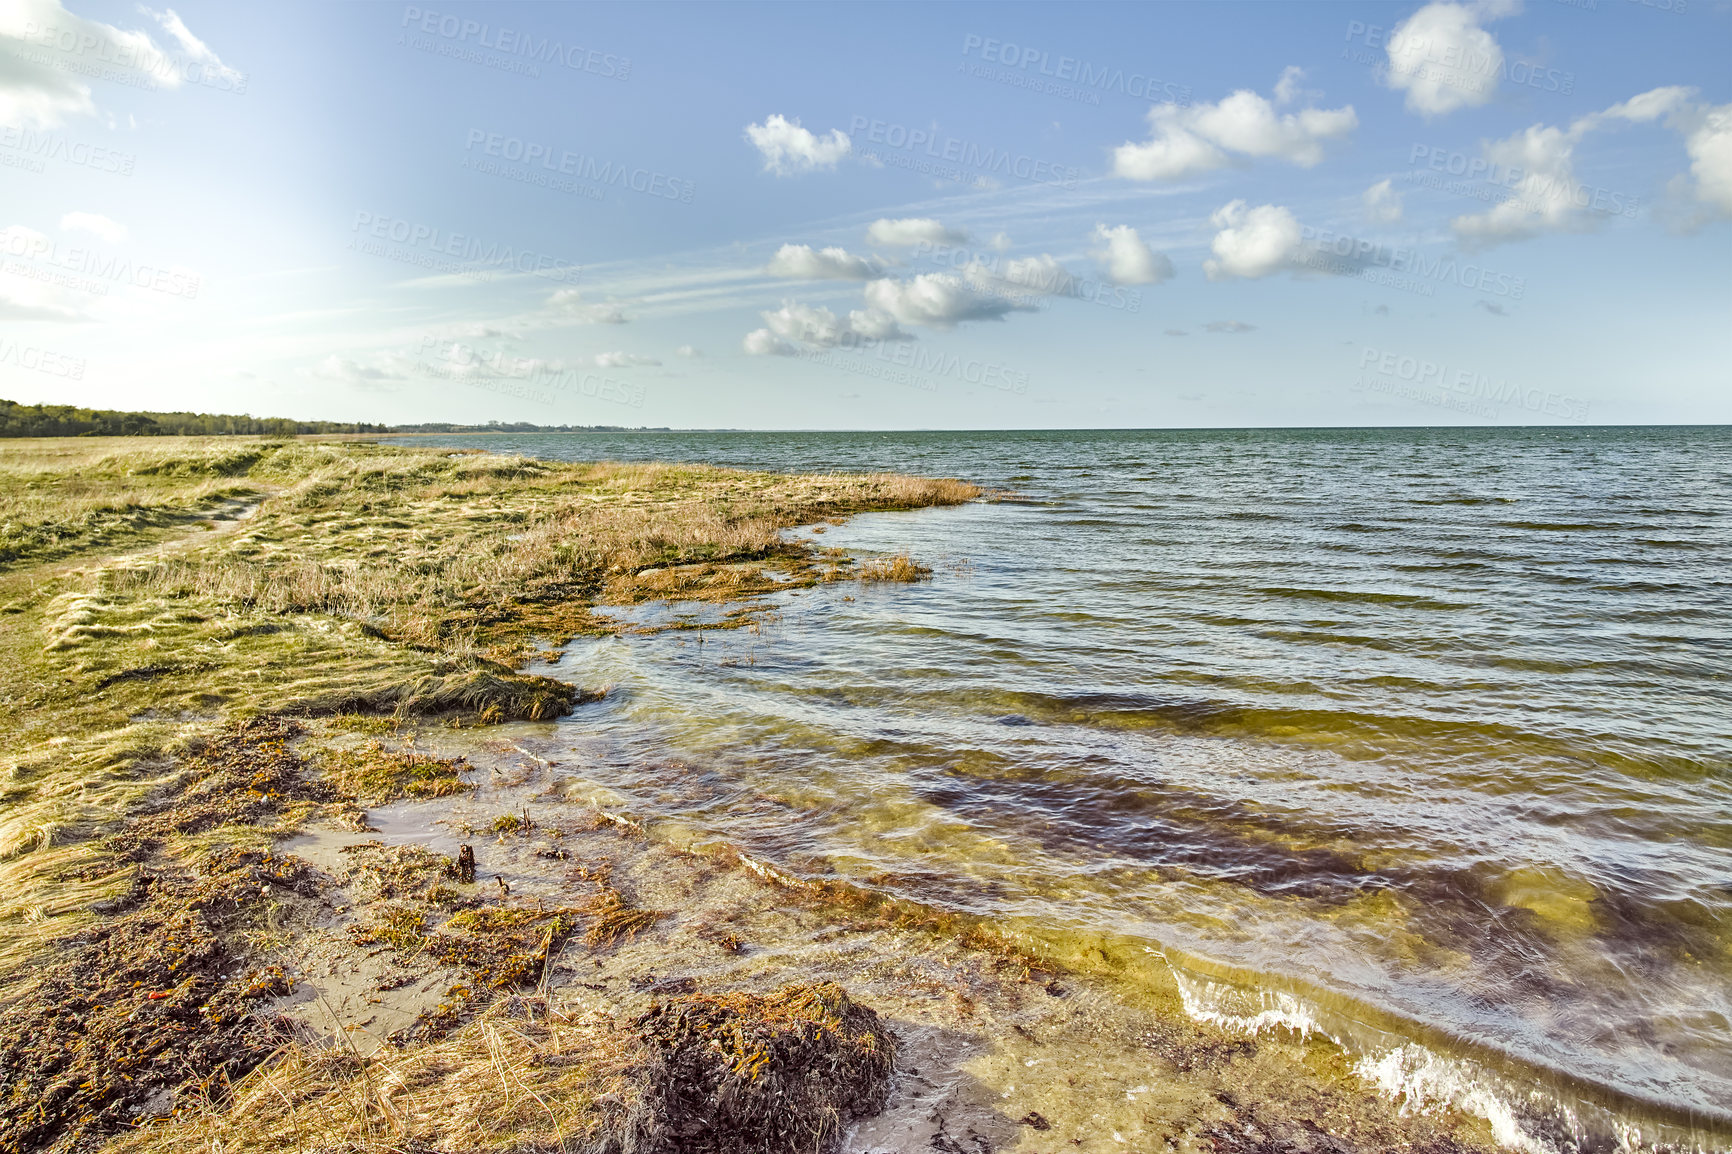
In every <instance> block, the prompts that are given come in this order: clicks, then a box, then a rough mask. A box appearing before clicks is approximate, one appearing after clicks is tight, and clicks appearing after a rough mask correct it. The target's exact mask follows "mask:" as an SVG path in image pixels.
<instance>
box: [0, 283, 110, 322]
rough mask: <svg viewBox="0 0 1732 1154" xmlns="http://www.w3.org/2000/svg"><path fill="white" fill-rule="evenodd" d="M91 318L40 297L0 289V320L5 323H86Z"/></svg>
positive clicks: (66, 306)
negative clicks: (33, 297)
mask: <svg viewBox="0 0 1732 1154" xmlns="http://www.w3.org/2000/svg"><path fill="white" fill-rule="evenodd" d="M90 319H91V318H90V317H88V316H86V315H85V314H84V313H81V312H79V311H78V310H77V309H75V308H72V307H70V306H68V305H61V304H55V303H54V302H53V301H51V300H48V299H46V298H45V297H42V296H37V297H36V298H35V299H32V298H31V297H30V296H25V295H20V294H17V293H14V292H13V291H12V290H10V289H6V288H0V320H5V321H66V322H71V321H87V320H90Z"/></svg>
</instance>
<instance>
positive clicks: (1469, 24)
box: [1384, 0, 1516, 117]
mask: <svg viewBox="0 0 1732 1154" xmlns="http://www.w3.org/2000/svg"><path fill="white" fill-rule="evenodd" d="M1515 7H1516V0H1482V2H1480V3H1471V4H1455V3H1449V2H1448V0H1440V2H1439V3H1434V4H1427V5H1426V6H1425V7H1423V8H1421V9H1420V10H1419V11H1417V12H1415V13H1414V14H1413V15H1412V16H1409V17H1408V18H1407V19H1406V20H1404V21H1402V22H1401V23H1400V24H1397V25H1396V26H1395V28H1394V30H1393V31H1391V32H1390V34H1389V43H1388V45H1387V52H1388V55H1389V68H1388V71H1387V73H1386V74H1385V77H1384V82H1385V83H1387V84H1388V85H1389V87H1391V88H1393V89H1396V90H1397V91H1403V92H1406V93H1407V108H1408V110H1409V111H1410V112H1417V113H1419V114H1420V115H1421V116H1428V117H1429V116H1442V115H1444V114H1445V113H1449V112H1454V111H1455V110H1456V109H1458V108H1474V107H1477V106H1479V105H1481V104H1484V103H1485V102H1486V101H1488V100H1490V99H1491V98H1492V95H1493V94H1494V93H1496V92H1497V81H1498V76H1499V75H1500V74H1501V73H1502V72H1503V65H1504V56H1503V49H1502V48H1500V47H1499V46H1498V42H1497V40H1496V38H1494V37H1493V36H1492V34H1491V33H1490V32H1487V31H1486V30H1485V29H1484V28H1481V27H1480V22H1481V21H1490V20H1496V19H1498V18H1499V17H1502V16H1507V15H1509V14H1510V13H1511V12H1512V11H1514V10H1515Z"/></svg>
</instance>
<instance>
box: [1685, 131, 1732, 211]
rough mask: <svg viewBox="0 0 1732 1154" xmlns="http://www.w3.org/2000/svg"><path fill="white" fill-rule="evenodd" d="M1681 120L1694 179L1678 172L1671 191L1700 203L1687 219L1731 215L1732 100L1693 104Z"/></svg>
mask: <svg viewBox="0 0 1732 1154" xmlns="http://www.w3.org/2000/svg"><path fill="white" fill-rule="evenodd" d="M1678 122H1679V123H1678V128H1679V130H1680V131H1681V132H1682V133H1683V134H1684V151H1685V152H1686V153H1687V154H1688V155H1689V157H1690V174H1691V176H1692V177H1694V181H1693V182H1692V181H1691V180H1690V179H1688V178H1685V177H1683V176H1679V177H1678V178H1677V180H1676V181H1674V182H1673V185H1672V188H1671V191H1672V192H1674V193H1675V194H1677V195H1681V196H1683V197H1686V198H1688V199H1693V200H1695V201H1696V202H1697V203H1698V204H1699V205H1700V206H1701V211H1700V212H1699V213H1698V214H1697V215H1696V217H1695V219H1693V220H1689V221H1687V222H1686V223H1687V224H1699V223H1702V221H1703V220H1704V219H1707V218H1710V217H1715V216H1721V217H1732V104H1720V105H1714V106H1710V107H1700V108H1691V109H1688V110H1685V111H1682V112H1680V113H1679V115H1678Z"/></svg>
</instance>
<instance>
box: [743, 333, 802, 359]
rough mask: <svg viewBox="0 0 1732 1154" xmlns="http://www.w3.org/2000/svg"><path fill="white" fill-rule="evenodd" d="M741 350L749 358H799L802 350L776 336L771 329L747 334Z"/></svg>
mask: <svg viewBox="0 0 1732 1154" xmlns="http://www.w3.org/2000/svg"><path fill="white" fill-rule="evenodd" d="M740 347H741V348H743V349H744V350H745V352H746V355H747V356H749V357H797V356H799V355H800V350H799V349H797V348H795V347H794V346H793V345H791V344H789V343H788V342H787V341H785V340H782V339H781V338H780V337H778V336H776V334H775V333H772V332H771V331H770V330H769V329H753V330H752V331H751V332H749V333H747V334H746V339H745V340H744V341H742V342H741V346H740Z"/></svg>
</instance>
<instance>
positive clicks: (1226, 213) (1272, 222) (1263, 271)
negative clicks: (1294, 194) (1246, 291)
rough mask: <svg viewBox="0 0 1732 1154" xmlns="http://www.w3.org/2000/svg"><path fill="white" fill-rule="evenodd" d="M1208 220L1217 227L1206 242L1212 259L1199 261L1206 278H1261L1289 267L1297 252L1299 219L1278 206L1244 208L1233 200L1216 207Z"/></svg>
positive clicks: (1265, 205)
mask: <svg viewBox="0 0 1732 1154" xmlns="http://www.w3.org/2000/svg"><path fill="white" fill-rule="evenodd" d="M1209 223H1211V224H1213V225H1214V226H1215V227H1216V228H1217V229H1219V230H1220V231H1219V232H1217V233H1216V234H1215V239H1214V240H1213V241H1212V242H1210V245H1209V248H1210V250H1211V251H1212V252H1213V253H1214V254H1215V256H1214V259H1213V260H1206V261H1204V262H1203V271H1204V272H1205V273H1207V274H1208V277H1209V279H1210V280H1228V279H1231V278H1233V277H1245V278H1251V279H1254V278H1257V277H1265V276H1268V275H1269V274H1270V273H1273V272H1279V271H1281V270H1282V269H1284V268H1288V267H1290V266H1291V265H1292V263H1293V261H1294V258H1295V257H1297V256H1298V255H1299V249H1300V231H1299V221H1298V220H1297V219H1295V218H1294V216H1293V214H1292V213H1291V212H1289V211H1288V210H1287V209H1285V208H1283V207H1281V206H1280V205H1276V204H1263V205H1258V206H1257V207H1256V208H1248V207H1246V205H1245V202H1244V201H1242V200H1235V201H1233V202H1232V203H1231V204H1227V205H1223V206H1222V207H1221V208H1219V209H1217V210H1216V211H1215V213H1214V215H1212V216H1210V217H1209Z"/></svg>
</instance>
